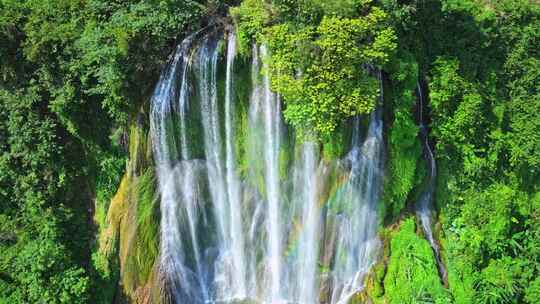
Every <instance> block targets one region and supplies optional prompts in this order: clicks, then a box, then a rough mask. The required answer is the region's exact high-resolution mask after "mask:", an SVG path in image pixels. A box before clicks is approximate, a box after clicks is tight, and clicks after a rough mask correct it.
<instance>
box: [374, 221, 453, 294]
mask: <svg viewBox="0 0 540 304" xmlns="http://www.w3.org/2000/svg"><path fill="white" fill-rule="evenodd" d="M415 228H416V227H415V222H414V218H408V219H406V220H404V221H403V222H402V223H401V225H400V227H399V229H398V231H396V232H394V234H393V235H392V236H391V242H390V252H391V257H390V261H388V266H387V270H386V276H385V278H384V296H385V298H386V299H387V300H388V303H392V304H393V303H396V304H397V303H437V304H443V303H451V301H450V297H449V294H448V292H447V291H446V290H445V289H444V288H443V286H442V284H441V281H440V278H439V276H438V274H437V264H436V263H435V260H434V259H433V252H432V250H431V247H430V246H429V243H428V241H426V240H425V239H423V238H422V237H420V236H418V235H417V234H416V229H415Z"/></svg>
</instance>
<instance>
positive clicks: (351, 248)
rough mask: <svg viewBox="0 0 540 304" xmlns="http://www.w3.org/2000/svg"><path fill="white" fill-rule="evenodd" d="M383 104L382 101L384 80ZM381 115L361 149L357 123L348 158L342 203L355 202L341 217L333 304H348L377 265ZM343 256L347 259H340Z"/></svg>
mask: <svg viewBox="0 0 540 304" xmlns="http://www.w3.org/2000/svg"><path fill="white" fill-rule="evenodd" d="M379 80H380V83H381V87H380V90H381V94H380V96H381V97H380V98H381V102H382V100H383V86H382V77H380V72H379ZM382 128H383V124H382V113H381V109H380V108H379V107H377V109H375V110H374V111H373V113H372V114H371V118H370V123H369V127H368V132H367V136H366V138H365V140H364V142H363V144H362V145H360V140H359V136H360V135H359V124H358V123H357V122H355V123H354V129H353V136H352V144H353V145H352V149H351V151H350V152H349V155H348V156H347V160H348V161H349V163H350V166H351V171H350V177H349V181H348V183H347V184H346V186H345V188H344V191H343V194H342V200H345V201H351V202H354V204H355V205H356V208H354V209H353V210H352V212H351V214H350V215H349V216H348V217H346V216H341V215H340V216H339V222H338V231H339V238H338V245H337V253H336V257H337V258H338V260H337V261H336V262H335V265H334V272H335V273H334V280H335V283H334V285H335V287H334V290H333V293H332V299H331V303H337V304H345V303H347V302H348V301H349V299H350V298H351V297H352V296H353V295H354V294H355V293H357V292H358V291H361V290H362V289H363V287H364V277H365V275H366V274H367V272H368V271H369V269H370V268H371V266H372V265H373V264H374V262H375V260H376V254H377V251H378V248H379V246H380V240H379V239H378V237H377V222H378V219H377V204H378V200H379V195H380V192H381V187H382V178H383V162H382V159H383V157H382V154H383V138H382ZM341 256H346V257H347V258H344V259H341V258H340V257H341Z"/></svg>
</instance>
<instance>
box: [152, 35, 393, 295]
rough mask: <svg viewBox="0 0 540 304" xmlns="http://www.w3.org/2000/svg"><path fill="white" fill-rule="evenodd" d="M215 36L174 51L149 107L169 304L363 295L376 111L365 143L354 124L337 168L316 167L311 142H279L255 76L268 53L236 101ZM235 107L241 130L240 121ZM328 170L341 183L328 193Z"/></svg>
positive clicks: (272, 111)
mask: <svg viewBox="0 0 540 304" xmlns="http://www.w3.org/2000/svg"><path fill="white" fill-rule="evenodd" d="M216 36H219V35H218V34H216V33H213V34H208V35H205V36H204V37H202V38H200V39H198V40H196V41H195V39H192V38H190V39H187V40H186V41H185V42H183V43H182V45H181V46H180V47H179V49H178V51H177V53H176V54H175V56H174V57H173V59H172V60H171V62H170V64H169V66H168V68H167V70H166V71H165V72H164V73H163V75H162V78H161V79H160V82H159V83H158V85H157V87H156V91H155V94H154V97H153V99H152V112H151V132H152V140H153V147H154V157H155V160H156V171H157V175H158V180H159V191H160V194H161V213H162V220H161V252H160V257H161V260H160V274H161V278H162V280H163V282H164V283H165V284H166V285H167V287H168V290H169V291H170V293H171V295H172V296H173V298H174V299H175V302H176V303H179V304H180V303H182V304H184V303H236V302H238V301H243V300H250V301H255V302H256V303H272V304H275V303H299V304H311V303H323V302H324V303H334V304H336V303H346V302H347V301H348V299H349V298H350V297H351V296H352V295H354V294H355V293H357V292H359V291H361V290H362V288H363V286H364V277H365V274H366V273H367V272H368V271H369V269H370V267H371V266H372V265H373V263H374V262H375V261H376V255H377V251H378V248H379V240H378V238H377V225H378V219H377V204H378V201H379V195H380V188H381V185H382V170H383V168H382V164H383V155H382V154H383V153H382V151H383V143H382V119H381V113H380V110H377V111H375V112H374V113H373V114H372V115H371V118H370V122H369V127H368V130H367V134H366V135H365V138H362V137H363V134H361V133H363V132H361V120H362V118H356V119H355V120H354V121H355V123H354V125H353V139H352V145H351V146H352V147H351V151H350V152H349V153H348V155H347V157H346V158H345V159H343V160H341V161H339V162H337V161H332V162H329V161H323V160H321V158H320V155H319V152H320V146H319V145H318V144H315V143H311V142H304V143H297V144H296V145H295V144H294V143H293V142H292V141H291V140H290V138H291V137H292V133H291V132H290V130H287V128H286V127H285V125H284V122H283V119H282V114H281V102H280V100H279V96H277V95H276V94H275V93H273V92H272V91H271V89H270V82H271V79H270V78H269V76H268V75H267V74H266V73H265V71H266V70H267V69H268V66H267V65H266V63H265V62H266V61H265V60H264V58H265V57H266V56H268V50H267V49H266V48H265V47H264V46H260V47H255V46H254V47H253V52H252V63H251V69H252V76H251V79H252V84H251V96H250V98H249V100H239V99H238V96H239V95H237V94H236V91H235V90H236V88H237V86H238V85H240V84H237V81H238V78H237V77H239V76H238V74H237V72H236V70H235V66H236V60H235V58H236V44H235V35H234V32H232V31H229V32H228V33H227V39H226V48H225V52H224V54H223V57H224V58H223V59H224V60H222V59H221V58H222V55H220V51H219V50H220V47H219V43H220V42H219V39H217V38H216ZM195 42H196V43H195ZM222 61H223V62H224V64H225V69H224V76H225V77H222V78H220V76H219V72H218V71H219V66H220V63H221V62H222ZM244 79H245V78H244ZM220 81H223V85H221V83H220ZM242 85H244V86H245V84H242ZM220 88H222V90H223V91H222V92H221V93H220V90H221V89H220ZM240 102H242V103H244V107H245V106H246V105H247V108H248V110H247V113H245V114H243V115H245V116H246V118H244V119H245V120H246V122H247V126H246V125H243V124H239V120H240V119H242V118H241V117H240V116H239V115H240V114H238V113H239V111H238V109H240V108H239V107H240V106H242V105H240V104H239V103H240ZM175 104H177V105H178V106H174V105H175ZM194 120H196V121H195V122H194ZM238 126H243V128H244V129H242V130H240V129H238V128H239V127H238ZM175 128H177V129H175ZM193 130H199V132H198V133H197V132H195V133H194V131H193ZM242 132H243V134H244V135H243V136H244V139H245V140H244V141H245V142H244V143H243V144H244V146H243V147H242V149H243V151H245V155H244V156H243V157H244V162H245V165H243V166H244V167H242V168H243V169H241V168H240V165H239V155H237V153H238V151H240V150H239V149H240V148H239V147H238V146H237V145H238V136H241V135H240V133H242ZM193 134H200V135H199V136H198V137H193ZM199 137H200V138H199ZM201 144H202V145H203V147H199V145H201ZM287 145H288V146H287ZM291 145H292V146H291ZM287 147H288V148H287ZM294 147H295V148H294ZM200 148H202V149H200ZM199 150H202V154H201V155H197V153H196V152H195V151H199ZM295 150H296V151H295ZM199 154H200V153H199ZM196 157H203V158H204V159H196ZM287 159H290V160H289V161H287ZM332 170H334V171H332ZM241 172H242V173H241ZM331 172H334V174H337V175H340V176H342V178H341V180H343V181H344V182H343V183H342V184H339V185H337V186H333V185H331V184H329V183H330V182H331V181H332V180H331V179H330V178H329V176H330V175H331ZM335 189H337V190H335ZM330 190H332V191H334V192H332V193H330V192H329V191H330ZM323 289H324V290H326V292H323ZM325 293H326V294H327V296H324V297H323V296H321V295H322V294H325Z"/></svg>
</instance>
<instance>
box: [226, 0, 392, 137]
mask: <svg viewBox="0 0 540 304" xmlns="http://www.w3.org/2000/svg"><path fill="white" fill-rule="evenodd" d="M306 7H309V8H310V10H306V9H305V8H306ZM312 11H313V12H312ZM315 11H318V13H317V12H315ZM231 12H232V14H233V16H234V18H235V20H236V24H237V28H238V33H239V34H238V36H239V42H240V46H241V49H243V50H244V51H243V52H244V53H245V52H246V51H245V50H247V49H248V48H247V44H248V43H249V42H258V43H262V44H266V45H267V46H268V49H269V56H268V58H265V60H267V62H268V63H269V64H268V71H266V72H267V73H269V75H270V79H271V85H272V89H273V90H274V91H276V92H277V93H279V94H280V95H281V96H282V97H283V100H284V102H285V109H284V116H285V119H286V120H287V121H288V122H289V123H290V124H291V125H293V126H294V127H295V129H296V130H297V131H298V132H299V133H300V134H301V135H309V136H315V137H318V138H319V139H322V140H323V141H324V140H325V139H327V138H329V137H330V136H332V135H333V134H334V132H335V130H336V127H337V126H338V125H339V123H341V122H343V121H344V120H345V119H347V118H349V117H352V116H355V115H359V114H366V113H369V112H371V111H372V110H373V108H374V107H375V104H376V102H377V100H378V96H379V82H378V80H377V78H376V77H375V76H373V75H370V74H369V72H367V70H366V67H367V66H379V67H380V66H383V65H385V64H386V63H388V62H389V60H390V59H391V58H392V56H393V54H394V51H395V49H396V48H397V42H396V40H397V38H396V35H395V33H394V31H393V29H391V28H390V27H389V26H388V25H387V15H386V13H385V12H384V11H382V10H381V9H379V8H378V7H376V6H374V5H372V4H371V1H364V0H360V1H357V0H344V1H336V2H335V3H334V2H332V3H329V2H324V1H300V2H297V3H290V2H289V1H276V3H275V6H272V5H268V4H266V2H264V1H261V0H247V1H244V2H243V3H242V5H241V6H240V7H238V8H234V9H232V10H231ZM294 12H296V13H294ZM310 12H311V13H310ZM312 13H313V14H312ZM320 13H322V18H318V17H316V15H317V14H320ZM324 13H326V15H324ZM308 15H312V17H307V16H308ZM276 23H277V24H276Z"/></svg>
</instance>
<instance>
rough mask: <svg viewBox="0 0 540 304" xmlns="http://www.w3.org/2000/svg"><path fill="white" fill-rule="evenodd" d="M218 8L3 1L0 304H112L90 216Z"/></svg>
mask: <svg viewBox="0 0 540 304" xmlns="http://www.w3.org/2000/svg"><path fill="white" fill-rule="evenodd" d="M220 5H221V4H220V2H212V3H210V4H208V5H207V4H204V3H202V4H201V3H198V2H195V1H172V0H166V1H101V0H90V1H78V0H45V1H41V0H39V1H37V0H27V1H18V0H16V1H15V0H1V1H0V40H1V42H0V57H1V59H0V65H1V66H0V71H1V72H0V119H1V120H0V188H1V190H0V202H1V203H0V204H1V205H0V206H1V207H0V227H1V228H0V303H99V302H100V301H103V302H107V303H110V302H111V298H100V297H99V295H100V292H92V290H96V289H99V288H100V287H99V286H98V284H103V285H105V286H112V287H113V288H114V286H115V285H116V282H115V281H114V275H107V274H104V273H102V272H101V270H100V269H101V267H99V265H96V267H94V266H93V265H92V262H91V253H92V250H93V249H94V248H95V247H96V246H95V230H96V229H95V228H94V222H93V213H94V212H95V213H96V216H95V218H96V220H97V224H99V225H103V224H104V222H105V214H106V212H107V211H106V209H107V208H108V201H109V200H110V198H111V197H112V194H113V193H114V192H115V191H116V188H117V187H118V184H119V181H120V180H119V178H120V176H121V174H122V171H123V170H124V169H125V152H123V150H124V148H125V145H126V127H127V124H128V123H129V121H130V120H132V119H133V118H134V117H133V116H134V115H133V114H134V113H136V111H138V110H139V108H140V107H141V104H142V102H143V101H146V100H147V99H148V96H149V94H150V92H151V90H152V87H153V84H154V82H155V79H157V76H158V73H159V71H160V69H161V66H162V64H163V63H164V62H165V60H166V59H167V55H168V54H169V53H170V51H171V49H172V48H173V47H174V42H175V40H176V38H177V37H178V36H181V35H182V33H183V32H184V31H191V29H190V28H189V27H190V26H194V27H199V26H200V25H199V24H200V23H199V22H200V20H201V17H202V16H203V15H204V14H205V11H207V12H208V13H210V11H212V10H215V8H216V7H219V6H220ZM207 7H208V9H207ZM94 200H96V204H95V205H94ZM141 225H142V224H141ZM96 261H97V260H96ZM98 264H99V263H98ZM100 278H101V279H100ZM103 278H105V280H104V281H103V280H102V279H103ZM100 291H101V290H100ZM112 295H113V294H111V295H110V296H111V297H112Z"/></svg>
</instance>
